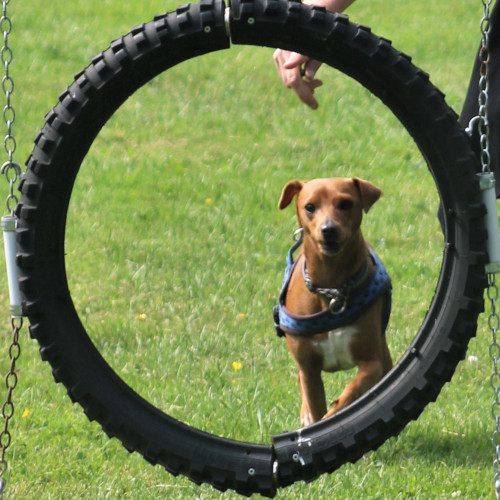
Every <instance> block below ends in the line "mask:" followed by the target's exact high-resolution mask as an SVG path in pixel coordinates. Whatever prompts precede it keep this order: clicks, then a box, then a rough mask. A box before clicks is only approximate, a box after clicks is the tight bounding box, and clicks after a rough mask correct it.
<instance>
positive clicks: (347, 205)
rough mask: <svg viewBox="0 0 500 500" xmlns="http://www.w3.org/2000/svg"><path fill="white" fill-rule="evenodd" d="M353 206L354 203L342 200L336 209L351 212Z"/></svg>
mask: <svg viewBox="0 0 500 500" xmlns="http://www.w3.org/2000/svg"><path fill="white" fill-rule="evenodd" d="M353 206H354V203H353V202H352V201H351V200H342V201H341V202H340V203H339V204H338V206H337V208H338V209H339V210H342V211H344V210H351V208H352V207H353Z"/></svg>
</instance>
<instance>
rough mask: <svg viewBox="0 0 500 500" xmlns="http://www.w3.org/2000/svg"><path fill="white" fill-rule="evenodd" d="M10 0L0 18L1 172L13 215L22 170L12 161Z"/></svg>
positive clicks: (4, 3)
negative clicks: (0, 43)
mask: <svg viewBox="0 0 500 500" xmlns="http://www.w3.org/2000/svg"><path fill="white" fill-rule="evenodd" d="M9 2H10V0H3V2H2V8H3V12H2V18H1V19H0V30H1V32H2V33H3V42H4V43H3V47H2V48H1V49H0V60H1V61H2V63H3V65H4V68H5V74H4V77H3V78H2V90H3V92H4V94H5V100H6V104H5V107H4V108H3V120H4V122H5V125H6V126H7V135H6V136H5V138H4V141H3V145H4V149H5V152H6V153H7V156H8V160H7V161H6V162H5V163H4V164H3V165H2V169H1V173H2V174H3V175H5V178H6V179H7V182H8V183H9V194H8V196H7V210H8V211H9V213H10V214H11V215H14V211H15V208H16V205H17V203H18V201H19V200H18V198H17V196H16V195H15V194H14V189H15V187H16V185H17V183H18V182H19V180H20V178H21V175H22V170H21V167H20V166H19V165H18V164H17V163H16V162H14V159H13V157H14V152H15V151H16V148H17V143H16V139H15V137H14V135H13V133H12V127H13V125H14V121H15V119H16V113H15V110H14V107H13V106H12V103H11V96H12V93H13V92H14V80H13V79H12V77H11V76H10V65H11V63H12V59H13V57H14V55H13V52H12V49H11V48H10V46H9V35H10V32H11V31H12V21H11V19H10V17H9V16H8V14H7V6H8V5H9Z"/></svg>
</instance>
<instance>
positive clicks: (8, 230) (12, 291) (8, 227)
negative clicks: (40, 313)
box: [2, 215, 23, 318]
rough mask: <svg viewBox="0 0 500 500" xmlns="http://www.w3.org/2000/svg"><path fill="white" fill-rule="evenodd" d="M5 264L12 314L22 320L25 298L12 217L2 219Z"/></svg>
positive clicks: (14, 219)
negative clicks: (20, 283)
mask: <svg viewBox="0 0 500 500" xmlns="http://www.w3.org/2000/svg"><path fill="white" fill-rule="evenodd" d="M2 231H3V243H4V249H5V264H6V266H7V280H8V284H9V298H10V313H11V315H12V317H13V318H22V317H23V313H22V301H23V297H22V294H21V290H20V289H19V271H18V268H17V263H16V218H15V217H14V216H12V215H5V216H3V217H2Z"/></svg>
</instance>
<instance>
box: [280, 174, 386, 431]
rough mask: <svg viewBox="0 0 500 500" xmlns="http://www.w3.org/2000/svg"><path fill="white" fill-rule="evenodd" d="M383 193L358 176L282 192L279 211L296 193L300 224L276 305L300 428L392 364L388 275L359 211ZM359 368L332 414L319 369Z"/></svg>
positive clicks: (293, 185)
mask: <svg viewBox="0 0 500 500" xmlns="http://www.w3.org/2000/svg"><path fill="white" fill-rule="evenodd" d="M381 194H382V191H381V190H380V189H378V188H377V187H375V186H374V185H373V184H371V183H370V182H367V181H364V180H361V179H357V178H352V179H347V178H331V179H315V180H313V181H310V182H302V181H297V180H295V181H291V182H289V183H288V184H287V185H286V186H285V187H284V189H283V192H282V194H281V199H280V201H279V205H278V206H279V208H280V209H284V208H286V207H287V206H288V205H289V204H290V203H291V202H292V200H293V198H294V197H295V202H296V210H297V217H298V222H299V226H300V228H302V235H301V239H300V241H299V242H298V243H296V245H295V246H294V247H292V249H291V251H290V253H289V256H288V258H289V262H288V263H289V266H288V267H287V272H286V273H285V283H284V286H283V290H282V294H281V296H280V305H279V307H277V308H276V310H275V321H276V326H277V328H278V332H281V334H283V333H286V342H287V346H288V349H289V351H290V352H291V353H292V355H293V357H294V358H295V361H296V362H297V366H298V369H299V386H300V393H301V396H302V409H301V411H300V421H301V425H302V426H306V425H309V424H312V423H313V422H316V421H318V420H320V419H322V418H326V417H329V416H330V415H333V414H334V413H336V412H338V411H339V410H341V409H342V408H345V407H346V406H347V405H349V404H351V403H352V402H353V401H354V400H356V399H357V398H359V397H360V396H361V395H362V394H364V393H365V392H366V391H368V390H369V389H370V388H371V387H373V386H374V385H375V384H376V383H377V382H378V381H379V380H380V379H381V378H382V377H383V376H384V375H385V374H386V373H387V372H388V371H389V370H390V369H391V368H392V360H391V355H390V353H389V349H388V347H387V343H386V340H385V328H386V326H387V322H388V317H389V314H390V302H391V298H390V291H391V285H390V278H389V276H388V275H387V272H386V271H385V269H384V266H383V264H382V263H381V262H380V260H379V259H378V257H377V256H376V255H375V254H374V252H373V250H372V249H371V247H369V245H368V244H367V243H366V241H365V240H364V238H363V235H362V233H361V229H360V226H361V220H362V212H363V211H364V212H368V210H369V209H370V208H371V206H372V205H373V204H374V203H375V202H376V201H377V200H378V199H379V197H380V195H381ZM300 245H302V249H301V252H300V254H299V255H298V256H297V259H296V260H295V261H293V256H292V254H293V251H294V250H295V249H296V248H298V247H299V246H300ZM292 263H293V264H292ZM355 366H357V367H358V373H357V375H356V377H355V378H354V380H352V381H351V382H350V383H349V384H348V385H347V386H346V387H345V389H344V391H343V392H342V393H341V395H340V396H339V398H338V399H336V400H335V401H333V403H331V408H330V410H329V411H328V412H327V407H326V402H325V390H324V386H323V381H322V378H321V372H322V371H326V372H335V371H338V370H346V369H349V368H353V367H355Z"/></svg>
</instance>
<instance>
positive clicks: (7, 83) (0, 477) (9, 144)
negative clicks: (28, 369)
mask: <svg viewBox="0 0 500 500" xmlns="http://www.w3.org/2000/svg"><path fill="white" fill-rule="evenodd" d="M9 2H10V0H3V2H2V17H1V19H0V31H1V32H2V33H3V41H4V43H3V47H1V49H0V60H1V62H2V63H3V65H4V69H5V73H4V77H3V78H2V90H3V92H4V94H5V107H4V108H3V120H4V122H5V125H6V128H7V134H6V135H5V138H4V141H3V144H4V150H5V153H6V154H7V161H6V162H5V163H4V164H3V165H2V167H1V173H2V175H5V178H6V180H7V182H8V183H9V193H8V195H7V201H6V206H7V210H8V212H9V214H10V216H11V217H12V218H14V217H15V215H14V214H15V208H16V206H17V203H18V198H17V196H16V195H15V194H14V189H15V188H16V186H17V184H18V182H19V181H20V179H21V175H22V170H21V167H20V166H19V165H18V164H17V163H16V162H15V161H14V153H15V151H16V147H17V144H16V139H15V137H14V134H13V131H12V129H13V125H14V121H15V119H16V113H15V111H14V107H13V106H12V102H11V97H12V93H13V92H14V80H13V79H12V77H11V75H10V65H11V63H12V60H13V52H12V49H11V48H10V46H9V35H10V33H11V31H12V21H11V19H10V17H9V16H8V13H7V7H8V5H9ZM2 226H3V218H2ZM4 238H5V232H4ZM11 325H12V343H11V345H10V348H9V358H10V369H9V372H8V373H7V375H6V377H5V385H6V388H7V396H6V399H5V402H4V404H3V406H2V412H1V414H2V417H3V420H4V426H3V430H2V431H1V432H0V500H2V499H3V496H4V490H5V484H6V480H5V472H6V470H7V460H6V458H5V452H6V450H7V448H8V447H9V446H10V444H11V441H12V438H11V434H10V432H9V422H10V420H11V418H12V417H13V415H14V403H13V402H12V393H13V391H14V389H15V388H16V386H17V380H18V378H17V373H16V361H17V360H18V359H19V356H20V355H21V347H20V345H19V332H20V330H21V328H22V326H23V319H22V317H20V318H17V317H14V316H13V317H12V318H11Z"/></svg>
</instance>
